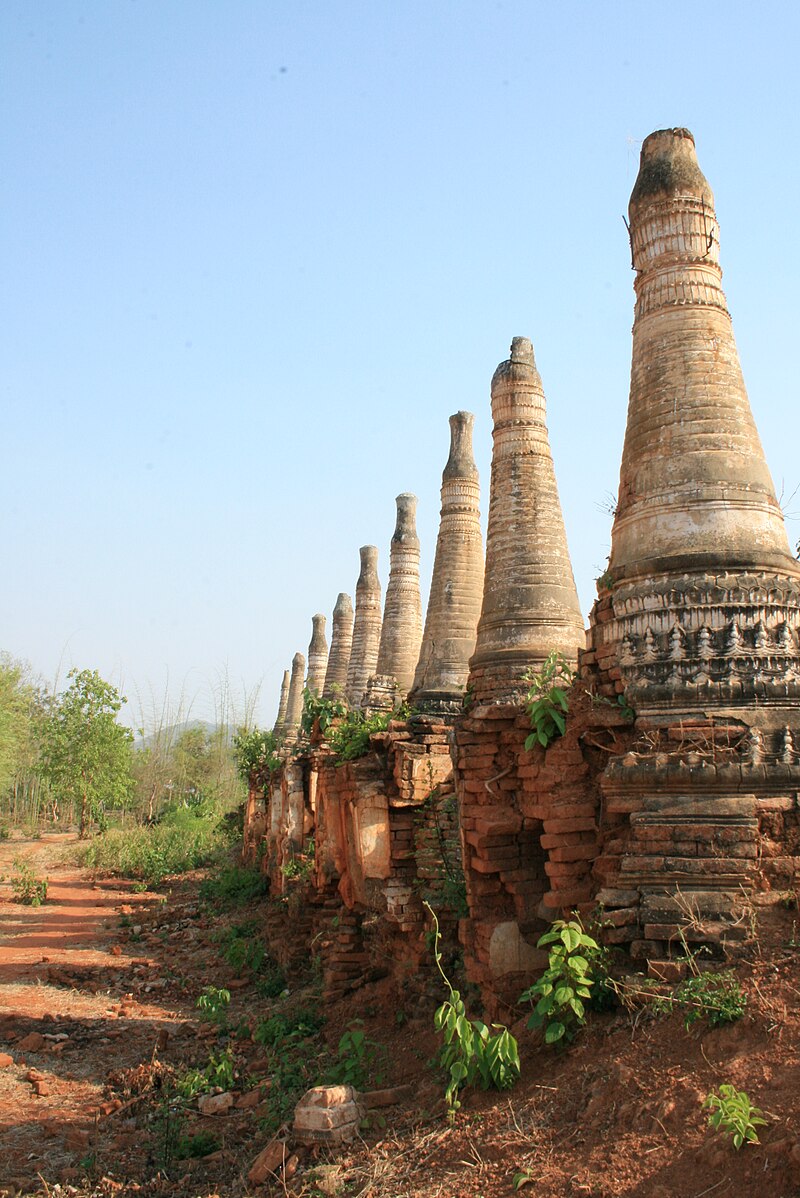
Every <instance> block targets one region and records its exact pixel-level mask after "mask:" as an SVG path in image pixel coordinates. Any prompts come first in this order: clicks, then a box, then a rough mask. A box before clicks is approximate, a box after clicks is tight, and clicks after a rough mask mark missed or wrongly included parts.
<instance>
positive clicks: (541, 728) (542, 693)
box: [524, 649, 573, 750]
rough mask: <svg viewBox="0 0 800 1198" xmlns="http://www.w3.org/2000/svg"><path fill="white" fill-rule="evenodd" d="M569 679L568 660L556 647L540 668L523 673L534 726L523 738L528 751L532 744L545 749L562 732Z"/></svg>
mask: <svg viewBox="0 0 800 1198" xmlns="http://www.w3.org/2000/svg"><path fill="white" fill-rule="evenodd" d="M572 678H573V674H572V669H571V668H570V665H569V662H568V661H567V659H566V657H565V656H564V654H563V653H559V652H557V651H556V650H555V649H553V650H551V651H550V653H548V655H547V658H546V659H545V661H544V662H543V663H542V666H541V669H539V670H529V671H528V672H527V674H525V681H526V682H529V683H530V687H529V689H528V693H527V694H526V696H525V699H524V703H525V708H526V710H527V712H528V715H529V716H530V721H531V727H532V728H533V732H531V734H530V736H529V737H528V738H527V740H526V741H525V748H526V749H528V750H530V749H532V748H533V747H534V745H541V746H542V748H544V749H546V748H547V746H548V745H549V744H551V743H552V742H553V741H554V740H555V739H556V738H557V737H559V736H562V735H563V732H564V729H565V728H566V726H567V718H566V717H567V712H568V710H569V702H568V700H567V691H568V689H569V687H570V686H571V684H572Z"/></svg>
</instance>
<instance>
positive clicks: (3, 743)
mask: <svg viewBox="0 0 800 1198" xmlns="http://www.w3.org/2000/svg"><path fill="white" fill-rule="evenodd" d="M44 702H45V699H44V694H43V692H42V689H41V686H39V685H38V684H37V682H36V681H35V680H34V679H33V678H32V676H31V670H30V666H29V665H27V663H25V662H21V661H16V660H15V659H14V658H12V657H10V656H9V654H7V653H0V801H3V802H7V803H8V810H9V813H10V814H11V816H12V818H14V819H17V818H19V816H20V814H24V815H25V816H27V817H32V818H35V817H36V815H37V813H38V807H39V802H40V792H41V787H40V783H39V777H38V773H37V758H38V754H39V744H38V736H39V730H40V727H41V722H42V718H43V715H44Z"/></svg>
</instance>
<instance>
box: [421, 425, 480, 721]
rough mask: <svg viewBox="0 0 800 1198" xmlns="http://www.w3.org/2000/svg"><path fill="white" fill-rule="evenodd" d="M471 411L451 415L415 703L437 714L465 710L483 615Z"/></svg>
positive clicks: (477, 485)
mask: <svg viewBox="0 0 800 1198" xmlns="http://www.w3.org/2000/svg"><path fill="white" fill-rule="evenodd" d="M474 423H475V417H474V416H473V414H472V413H471V412H456V413H455V414H454V415H453V416H451V417H450V456H449V458H448V459H447V465H446V466H445V468H444V472H443V474H442V510H441V519H440V523H439V535H438V538H437V541H436V554H435V557H434V561H433V575H432V577H431V591H430V597H429V599H428V610H427V613H426V616H425V631H424V633H423V636H422V645H421V646H420V653H419V661H418V663H417V668H416V671H415V674H414V684H413V686H412V688H411V692H410V694H409V696H408V698H409V702H410V703H412V704H413V706H414V707H417V708H419V709H420V710H422V711H427V712H431V713H436V714H447V713H454V712H458V711H460V710H461V705H462V702H463V698H464V690H465V688H466V685H467V674H468V673H469V659H470V657H471V656H472V652H473V650H474V648H475V634H476V630H477V627H478V616H479V615H480V612H481V588H482V581H483V536H482V535H481V524H480V511H479V508H478V504H479V502H480V483H479V479H478V468H477V466H476V465H475V459H474V457H473V454H472V426H473V424H474Z"/></svg>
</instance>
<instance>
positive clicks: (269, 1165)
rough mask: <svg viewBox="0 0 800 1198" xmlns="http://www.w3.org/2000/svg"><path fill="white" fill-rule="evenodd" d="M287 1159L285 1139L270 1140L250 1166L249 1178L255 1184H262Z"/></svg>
mask: <svg viewBox="0 0 800 1198" xmlns="http://www.w3.org/2000/svg"><path fill="white" fill-rule="evenodd" d="M285 1160H286V1145H285V1144H284V1142H283V1140H270V1142H269V1144H267V1146H266V1148H262V1150H261V1152H259V1154H258V1156H257V1157H256V1159H255V1160H254V1161H253V1163H252V1165H251V1166H250V1172H249V1173H248V1174H247V1180H248V1181H249V1182H251V1183H252V1184H253V1185H256V1186H258V1185H262V1184H263V1183H264V1182H265V1181H266V1180H267V1178H268V1177H269V1175H270V1174H271V1173H276V1172H277V1170H278V1169H280V1167H281V1165H282V1164H283V1162H284V1161H285Z"/></svg>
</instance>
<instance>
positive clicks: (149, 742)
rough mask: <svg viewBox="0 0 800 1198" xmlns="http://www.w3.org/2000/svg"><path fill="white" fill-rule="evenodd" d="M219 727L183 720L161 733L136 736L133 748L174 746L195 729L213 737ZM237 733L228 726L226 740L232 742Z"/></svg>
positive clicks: (167, 727) (162, 730)
mask: <svg viewBox="0 0 800 1198" xmlns="http://www.w3.org/2000/svg"><path fill="white" fill-rule="evenodd" d="M218 727H219V725H218V724H212V723H209V721H208V720H183V721H182V722H181V723H179V724H167V725H166V727H164V728H162V729H161V730H160V731H159V732H151V733H149V734H148V735H147V736H135V739H134V742H133V747H134V749H151V748H152V747H153V745H155V744H157V743H158V742H161V744H165V745H174V744H175V742H176V741H177V740H178V739H179V737H180V736H181V735H182V734H183V733H184V732H192V731H194V729H195V728H201V729H202V730H203V732H205V734H206V736H213V735H214V733H215V732H216V731H217V728H218ZM235 731H236V729H235V728H232V727H231V726H230V725H229V724H226V725H225V736H226V740H228V741H231V740H232V739H233V736H234V733H235ZM134 735H135V734H134Z"/></svg>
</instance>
